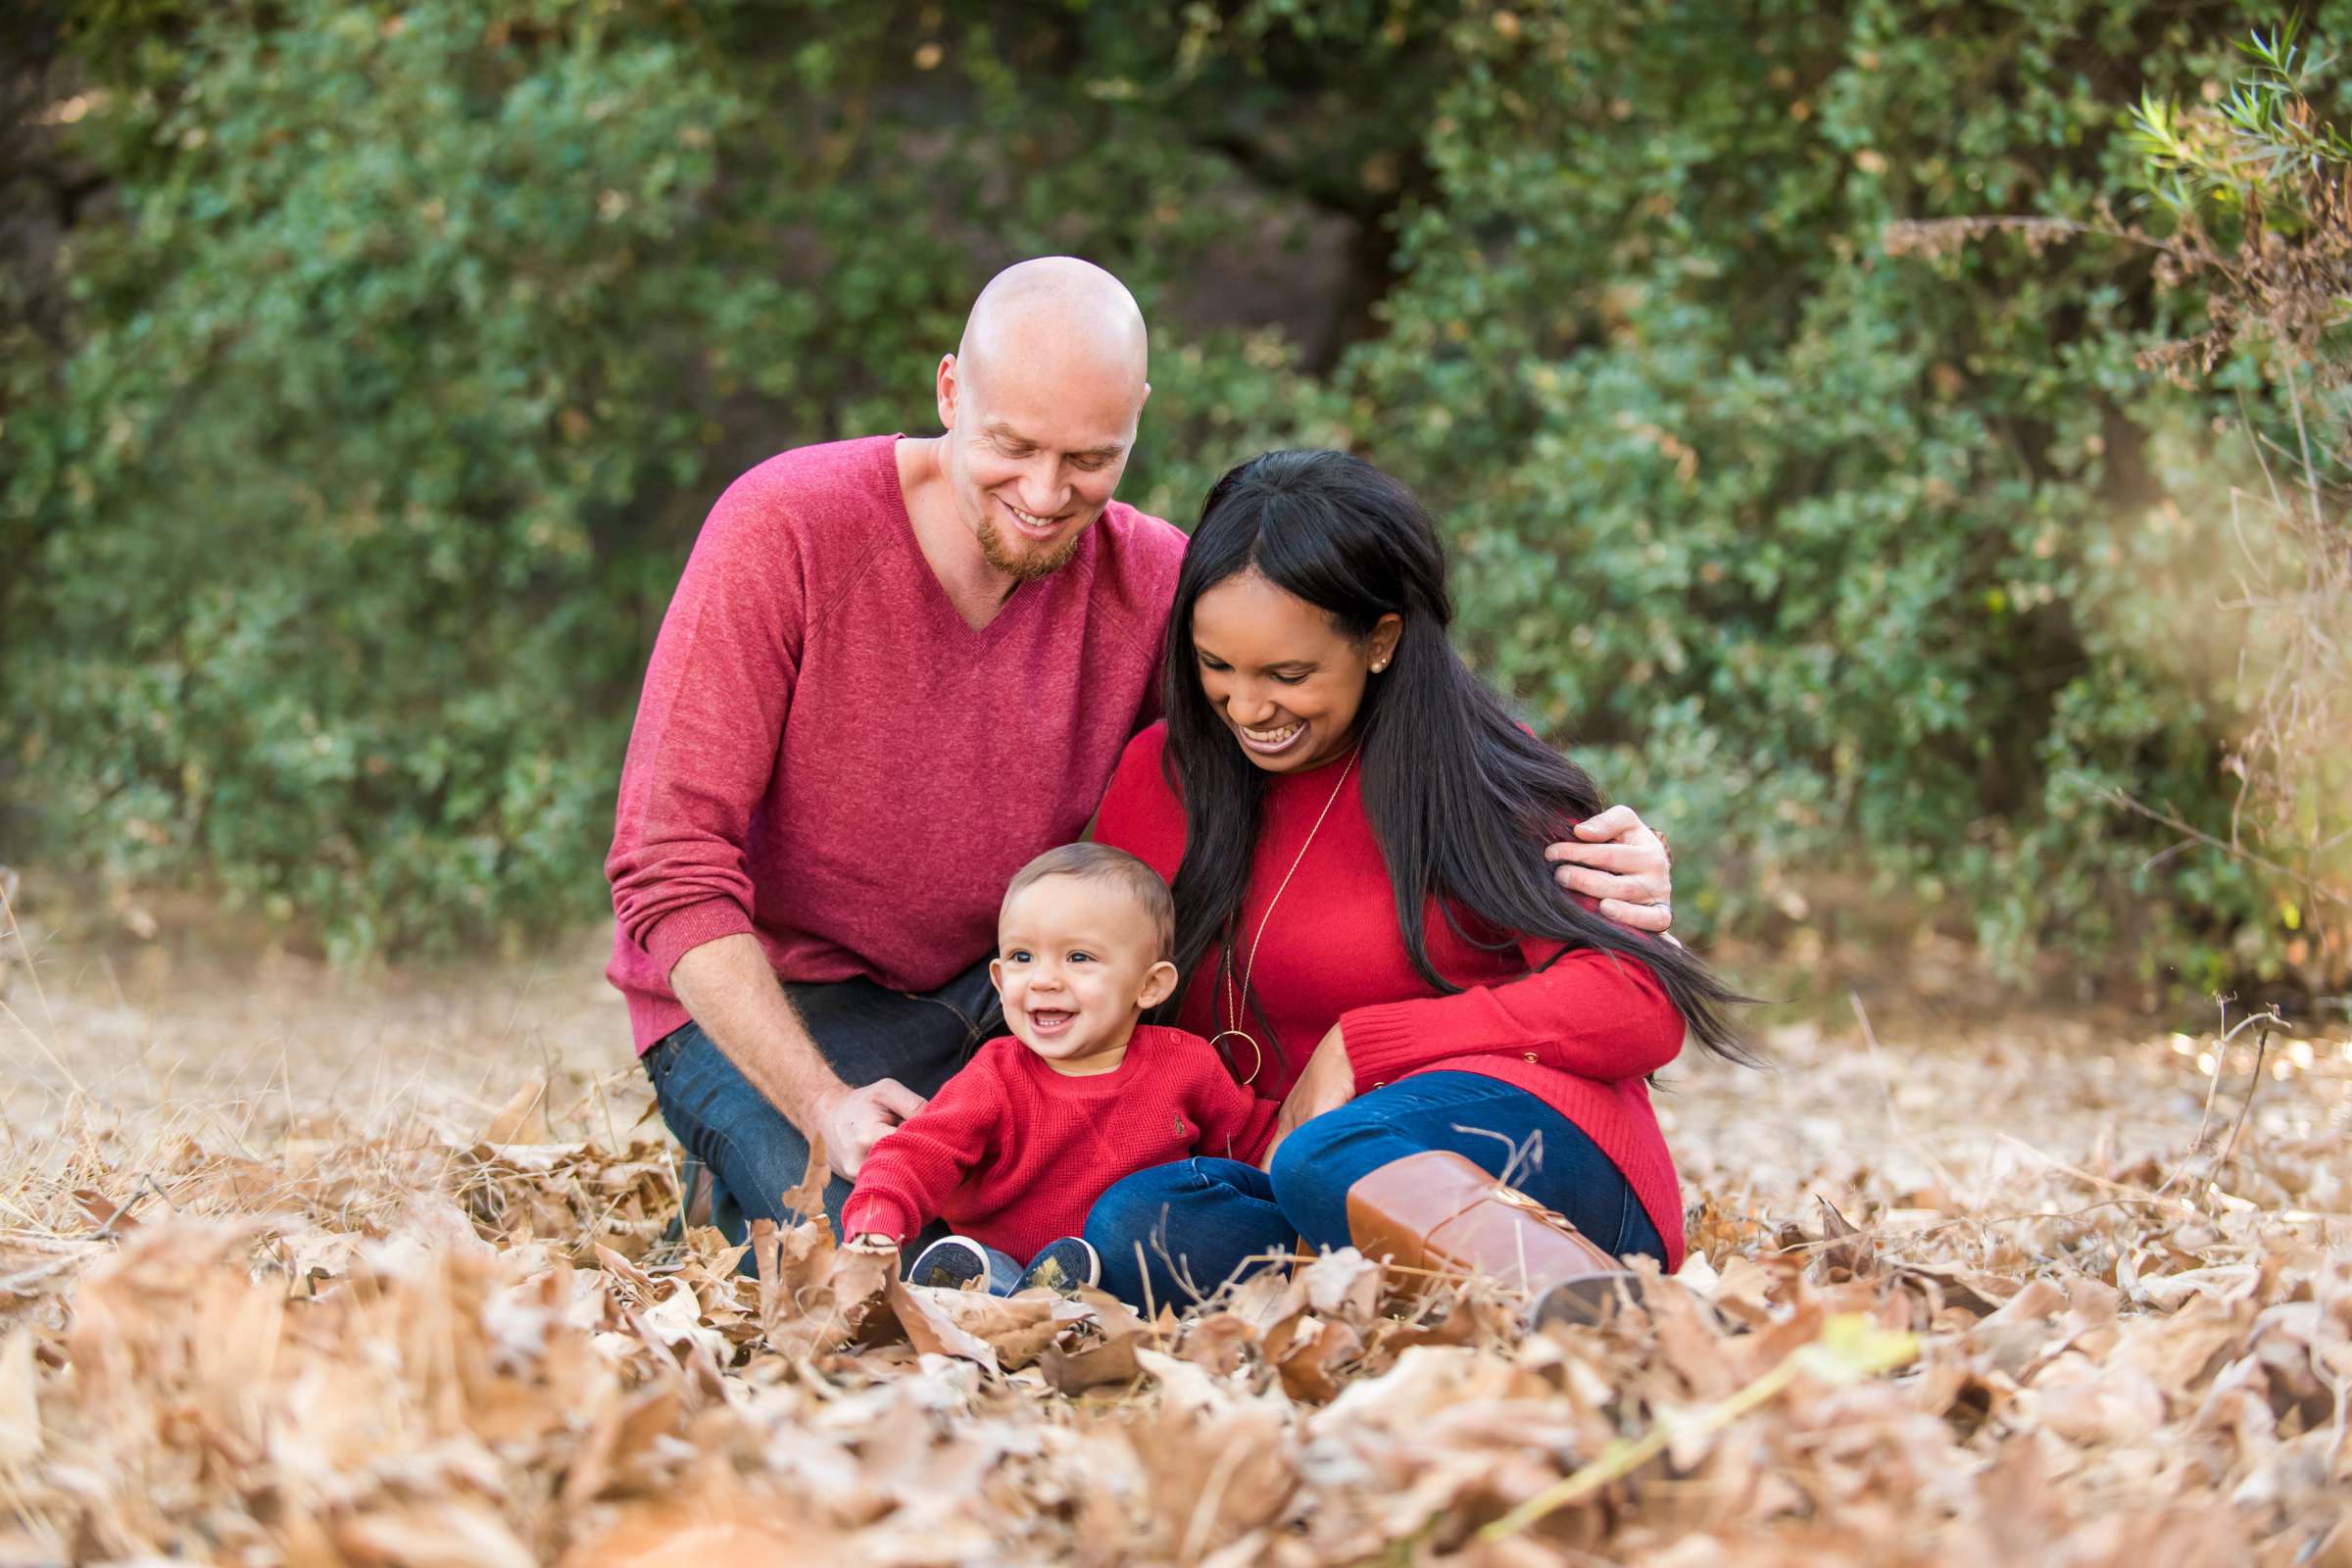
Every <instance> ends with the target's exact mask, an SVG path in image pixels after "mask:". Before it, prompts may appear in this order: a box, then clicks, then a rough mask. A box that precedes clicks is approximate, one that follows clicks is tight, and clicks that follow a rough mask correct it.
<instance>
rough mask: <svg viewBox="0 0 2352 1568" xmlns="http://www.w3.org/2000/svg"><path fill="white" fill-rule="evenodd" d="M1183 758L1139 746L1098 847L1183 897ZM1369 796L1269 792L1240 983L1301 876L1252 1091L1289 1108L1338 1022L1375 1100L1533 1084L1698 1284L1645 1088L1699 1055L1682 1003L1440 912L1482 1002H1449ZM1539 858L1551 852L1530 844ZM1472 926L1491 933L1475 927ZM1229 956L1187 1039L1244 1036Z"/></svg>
mask: <svg viewBox="0 0 2352 1568" xmlns="http://www.w3.org/2000/svg"><path fill="white" fill-rule="evenodd" d="M1166 746H1167V726H1166V725H1165V724H1164V723H1163V724H1154V725H1152V727H1151V728H1149V729H1147V730H1145V731H1144V732H1143V733H1142V734H1140V735H1138V736H1136V738H1135V739H1134V740H1133V741H1131V742H1129V743H1128V746H1127V751H1126V755H1125V756H1124V757H1122V758H1121V759H1120V760H1119V767H1118V771H1117V772H1116V773H1115V774H1113V775H1112V777H1111V781H1110V791H1109V793H1108V794H1107V795H1105V796H1104V797H1103V810H1102V814H1101V815H1100V816H1099V817H1098V818H1097V819H1096V825H1095V837H1096V838H1097V839H1098V840H1100V841H1101V842H1102V843H1104V844H1110V845H1115V846H1116V847H1118V848H1120V849H1123V850H1126V851H1128V852H1130V853H1131V854H1134V855H1136V856H1138V857H1140V858H1143V859H1144V860H1145V861H1147V862H1149V863H1150V864H1151V865H1152V867H1153V868H1155V869H1156V870H1157V871H1158V872H1159V873H1160V875H1162V876H1164V877H1167V878H1168V879H1169V880H1170V881H1173V880H1174V879H1175V876H1176V867H1177V864H1178V862H1179V861H1181V860H1182V859H1183V858H1184V844H1185V817H1184V806H1183V803H1182V802H1181V801H1179V800H1178V799H1177V797H1176V795H1175V793H1174V791H1173V790H1171V789H1170V788H1169V786H1168V782H1167V778H1166V775H1165V773H1164V772H1163V771H1162V770H1161V765H1160V764H1161V758H1162V754H1163V753H1164V751H1165V749H1166ZM1361 780H1362V771H1361V769H1360V768H1359V769H1357V770H1355V771H1353V772H1351V773H1349V774H1348V780H1347V783H1346V785H1345V787H1343V788H1341V789H1340V793H1339V795H1338V797H1337V798H1336V799H1334V797H1333V793H1332V792H1333V789H1334V787H1335V786H1339V784H1340V774H1339V769H1338V768H1337V767H1322V768H1317V769H1315V770H1313V771H1311V772H1307V773H1298V774H1277V775H1274V776H1273V777H1272V778H1270V779H1269V780H1268V788H1267V791H1266V801H1265V809H1264V815H1263V817H1262V819H1261V821H1260V823H1259V830H1258V841H1257V852H1256V856H1255V858H1254V859H1253V861H1252V863H1251V865H1250V887H1249V892H1248V893H1247V895H1246V896H1245V897H1244V900H1243V905H1242V924H1241V930H1242V938H1241V944H1240V945H1241V953H1240V956H1239V962H1237V965H1236V967H1237V969H1238V968H1239V966H1240V963H1246V962H1247V961H1248V960H1249V956H1250V941H1251V939H1253V938H1255V937H1256V935H1257V931H1258V922H1259V921H1260V920H1262V919H1264V918H1265V915H1266V904H1267V901H1268V899H1269V898H1271V897H1272V896H1273V894H1274V891H1275V889H1276V888H1278V887H1280V886H1281V884H1282V880H1283V878H1284V876H1285V875H1286V874H1289V873H1290V871H1291V867H1292V863H1293V862H1294V861H1298V872H1297V874H1296V875H1292V876H1291V880H1290V887H1289V890H1288V891H1287V892H1285V893H1283V895H1282V898H1281V902H1280V903H1279V904H1278V905H1277V906H1276V907H1275V910H1274V915H1273V918H1272V920H1271V922H1270V923H1268V924H1267V926H1266V928H1265V938H1264V941H1263V943H1262V944H1261V945H1260V947H1259V949H1258V952H1257V962H1256V971H1255V974H1254V976H1253V978H1252V980H1251V989H1252V991H1253V993H1254V994H1255V996H1256V998H1257V1000H1258V1005H1260V1006H1261V1007H1262V1008H1263V1009H1264V1011H1265V1014H1266V1017H1267V1020H1268V1022H1270V1023H1271V1025H1272V1029H1273V1034H1274V1038H1275V1040H1276V1041H1277V1042H1278V1043H1279V1045H1280V1047H1281V1049H1280V1051H1279V1052H1269V1053H1268V1057H1269V1059H1268V1060H1267V1061H1266V1063H1265V1065H1264V1068H1263V1070H1262V1071H1260V1072H1259V1073H1258V1074H1257V1075H1256V1078H1255V1079H1254V1081H1253V1082H1252V1084H1251V1088H1252V1089H1253V1090H1254V1091H1255V1092H1256V1093H1257V1094H1259V1095H1261V1096H1264V1097H1266V1098H1268V1099H1270V1100H1274V1101H1279V1100H1280V1099H1281V1098H1282V1097H1283V1096H1284V1095H1285V1094H1287V1093H1288V1092H1289V1090H1290V1087H1291V1084H1292V1082H1293V1081H1294V1080H1295V1079H1296V1078H1297V1077H1298V1075H1299V1071H1300V1070H1301V1069H1302V1068H1304V1067H1305V1065H1306V1058H1307V1057H1308V1056H1309V1055H1310V1054H1313V1052H1314V1049H1315V1047H1316V1045H1317V1044H1318V1043H1320V1042H1321V1040H1322V1039H1323V1036H1324V1035H1325V1034H1327V1033H1328V1032H1329V1031H1330V1029H1331V1026H1332V1025H1333V1024H1334V1023H1337V1024H1338V1025H1339V1026H1340V1029H1341V1034H1342V1037H1343V1038H1344V1039H1345V1040H1346V1041H1347V1044H1348V1060H1349V1062H1350V1063H1351V1064H1352V1065H1353V1066H1354V1068H1355V1079H1356V1083H1355V1087H1356V1093H1358V1094H1359V1095H1360V1094H1363V1093H1366V1092H1368V1091H1370V1090H1373V1089H1378V1088H1380V1087H1382V1086H1383V1085H1385V1084H1388V1083H1391V1082H1393V1081H1395V1080H1396V1079H1398V1078H1403V1077H1407V1076H1410V1075H1411V1074H1413V1073H1417V1072H1431V1071H1437V1070H1446V1071H1454V1072H1474V1073H1480V1074H1483V1075H1484V1076H1486V1077H1489V1078H1496V1079H1500V1080H1501V1081H1502V1082H1504V1083H1508V1084H1513V1085H1516V1086H1517V1087H1519V1088H1521V1089H1524V1090H1526V1091H1527V1092H1528V1093H1530V1094H1532V1095H1534V1096H1536V1098H1538V1099H1539V1100H1542V1101H1543V1102H1544V1103H1545V1104H1547V1105H1549V1106H1551V1107H1552V1108H1553V1109H1554V1110H1557V1111H1558V1112H1560V1114H1562V1115H1563V1116H1566V1117H1567V1118H1568V1119H1569V1120H1570V1121H1573V1122H1574V1123H1576V1125H1577V1126H1578V1127H1580V1128H1581V1129H1583V1130H1584V1132H1585V1134H1586V1136H1588V1137H1590V1138H1591V1139H1592V1140H1593V1143H1594V1144H1596V1145H1598V1146H1599V1148H1600V1149H1601V1151H1602V1152H1604V1153H1606V1154H1607V1155H1608V1156H1609V1158H1610V1160H1611V1161H1613V1162H1614V1163H1615V1164H1616V1166H1617V1168H1618V1170H1619V1171H1621V1172H1623V1173H1624V1176H1625V1179H1626V1181H1627V1183H1628V1184H1630V1185H1631V1186H1632V1188H1633V1190H1634V1195H1635V1197H1636V1198H1638V1199H1639V1200H1640V1201H1641V1203H1642V1209H1643V1210H1644V1211H1645V1212H1646V1213H1647V1214H1648V1215H1649V1220H1650V1223H1651V1224H1652V1225H1655V1226H1656V1227H1657V1231H1658V1236H1659V1238H1660V1239H1661V1240H1663V1241H1664V1243H1665V1244H1666V1259H1667V1266H1668V1268H1669V1269H1673V1268H1679V1267H1681V1266H1682V1261H1683V1206H1682V1201H1681V1195H1680V1189H1679V1187H1678V1186H1677V1183H1676V1180H1675V1173H1674V1158H1673V1156H1672V1155H1671V1154H1669V1153H1668V1152H1666V1140H1665V1136H1664V1135H1663V1134H1662V1133H1661V1132H1660V1131H1659V1130H1658V1118H1657V1115H1656V1113H1655V1112H1654V1111H1652V1110H1651V1109H1650V1104H1649V1090H1648V1086H1647V1085H1646V1084H1645V1083H1643V1081H1642V1080H1643V1078H1644V1076H1645V1075H1646V1074H1648V1073H1651V1072H1654V1071H1656V1070H1657V1069H1658V1068H1660V1067H1662V1066H1664V1065H1665V1064H1666V1063H1667V1062H1669V1061H1672V1060H1673V1059H1674V1057H1675V1055H1676V1054H1678V1053H1679V1052H1680V1051H1681V1050H1682V1046H1683V1033H1684V1029H1683V1019H1682V1015H1681V1014H1680V1013H1679V1012H1677V1011H1676V1010H1675V1007H1674V1005H1673V1003H1672V1001H1671V1000H1670V999H1669V998H1668V997H1667V995H1666V992H1665V989H1664V988H1663V987H1662V986H1660V985H1659V984H1658V981H1657V978H1656V976H1654V975H1652V974H1651V973H1650V971H1649V970H1648V968H1647V967H1646V966H1644V965H1643V964H1642V963H1640V962H1638V961H1635V960H1633V959H1629V958H1625V957H1621V956H1615V955H1610V954H1603V953H1594V952H1592V951H1590V950H1582V949H1580V950H1577V951H1575V952H1570V953H1567V954H1564V955H1562V956H1560V957H1559V958H1558V959H1557V961H1555V962H1552V963H1551V964H1550V966H1549V967H1548V968H1543V969H1537V968H1536V966H1537V965H1540V964H1543V963H1544V961H1545V960H1546V959H1549V958H1551V956H1552V955H1553V954H1554V952H1556V951H1557V945H1556V944H1552V943H1546V942H1541V941H1535V940H1530V939H1521V940H1520V941H1518V942H1516V943H1509V942H1505V943H1504V944H1503V945H1502V946H1501V947H1500V948H1499V949H1498V950H1489V949H1481V948H1479V947H1477V946H1476V945H1474V944H1473V943H1471V942H1468V941H1465V940H1463V938H1462V937H1460V936H1458V935H1456V934H1455V933H1454V931H1453V929H1452V928H1451V926H1450V925H1448V924H1447V922H1446V918H1445V916H1444V914H1443V912H1442V911H1441V910H1440V909H1439V907H1437V905H1436V904H1435V903H1434V902H1433V903H1432V905H1431V907H1430V908H1429V910H1428V913H1427V918H1426V930H1427V933H1428V944H1429V958H1430V963H1431V965H1432V966H1433V967H1435V968H1436V970H1437V971H1438V973H1440V974H1441V975H1444V976H1445V977H1446V979H1447V980H1449V981H1451V982H1453V983H1454V984H1455V985H1459V986H1465V987H1467V988H1468V989H1467V990H1464V991H1461V992H1459V993H1456V994H1453V995H1446V994H1444V993H1441V992H1439V991H1437V990H1436V989H1435V988H1433V987H1432V986H1431V985H1430V984H1429V982H1428V981H1426V980H1424V979H1423V978H1422V977H1421V975H1420V974H1419V972H1418V971H1416V970H1415V969H1414V968H1413V966H1412V960H1411V959H1410V958H1409V957H1408V956H1406V953H1405V947H1404V934H1403V932H1402V931H1401V930H1400V929H1399V928H1398V926H1397V899H1396V892H1395V889H1394V886H1393V884H1392V883H1391V882H1390V880H1389V872H1388V866H1387V864H1386V862H1385V861H1384V860H1383V859H1382V858H1381V853H1380V844H1379V841H1378V840H1377V839H1375V838H1374V837H1373V833H1372V824H1371V821H1370V820H1369V818H1367V817H1366V815H1365V813H1364V800H1363V791H1362V787H1361ZM1327 802H1328V803H1330V808H1331V809H1330V814H1329V816H1328V817H1326V818H1325V819H1324V822H1323V825H1322V828H1321V830H1320V831H1319V832H1316V833H1315V834H1314V841H1313V844H1312V846H1311V848H1309V849H1308V853H1307V854H1306V857H1305V858H1304V859H1302V860H1301V859H1299V850H1300V848H1301V847H1302V846H1305V845H1306V843H1307V835H1308V832H1309V830H1310V829H1312V828H1313V827H1314V824H1315V819H1316V817H1317V816H1318V815H1319V814H1321V813H1322V812H1323V809H1324V806H1325V803H1327ZM1528 853H1529V854H1530V855H1538V854H1541V853H1542V848H1541V846H1537V845H1531V846H1529V849H1528ZM1465 923H1466V924H1469V925H1470V928H1471V929H1472V931H1473V932H1474V933H1476V932H1477V926H1476V925H1475V923H1472V922H1468V921H1465ZM1480 934H1491V935H1494V936H1496V937H1501V936H1502V935H1503V934H1502V933H1480ZM1215 960H1216V953H1215V952H1214V950H1212V951H1211V953H1210V955H1209V956H1208V958H1207V959H1206V960H1205V961H1204V962H1203V963H1202V964H1201V969H1200V972H1199V973H1198V974H1197V976H1196V978H1195V982H1194V984H1193V986H1192V988H1191V989H1190V990H1189V991H1188V992H1187V993H1186V994H1185V999H1184V1005H1183V1007H1182V1009H1181V1011H1182V1019H1181V1021H1182V1023H1183V1024H1184V1026H1185V1027H1186V1028H1187V1029H1190V1030H1193V1031H1195V1032H1196V1033H1199V1034H1201V1035H1214V1034H1215V1033H1216V1032H1217V1031H1218V1030H1220V1029H1223V1028H1225V1027H1227V1022H1228V1020H1227V1018H1226V1016H1225V1002H1224V1000H1223V999H1222V998H1221V997H1219V996H1218V995H1217V993H1218V986H1217V984H1216V968H1217V965H1216V961H1215ZM1235 985H1236V988H1237V989H1238V986H1239V978H1238V975H1237V978H1236V981H1235ZM1246 1027H1248V1028H1249V1030H1250V1033H1251V1034H1252V1035H1257V1036H1260V1037H1261V1038H1262V1036H1263V1034H1264V1033H1265V1030H1264V1029H1263V1027H1261V1026H1260V1025H1259V1024H1258V1023H1257V1022H1256V1021H1255V1020H1254V1019H1251V1020H1250V1021H1249V1022H1248V1023H1247V1024H1246ZM1225 1045H1226V1047H1227V1048H1228V1049H1229V1054H1230V1052H1231V1051H1232V1050H1233V1049H1234V1048H1238V1053H1239V1059H1238V1060H1236V1062H1235V1066H1236V1068H1237V1069H1238V1070H1239V1071H1241V1072H1243V1073H1245V1074H1247V1073H1248V1072H1249V1071H1250V1065H1251V1064H1250V1050H1249V1047H1248V1046H1246V1045H1242V1044H1241V1043H1240V1042H1238V1041H1230V1040H1229V1041H1227V1042H1225Z"/></svg>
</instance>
